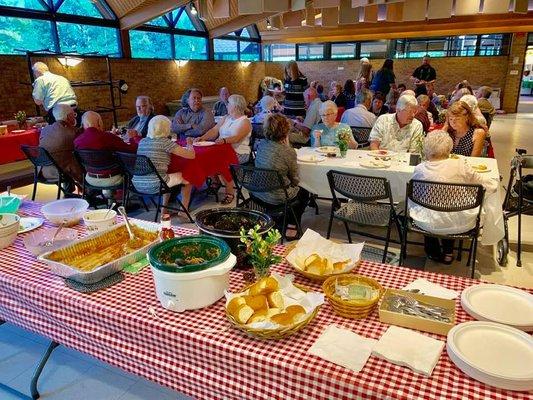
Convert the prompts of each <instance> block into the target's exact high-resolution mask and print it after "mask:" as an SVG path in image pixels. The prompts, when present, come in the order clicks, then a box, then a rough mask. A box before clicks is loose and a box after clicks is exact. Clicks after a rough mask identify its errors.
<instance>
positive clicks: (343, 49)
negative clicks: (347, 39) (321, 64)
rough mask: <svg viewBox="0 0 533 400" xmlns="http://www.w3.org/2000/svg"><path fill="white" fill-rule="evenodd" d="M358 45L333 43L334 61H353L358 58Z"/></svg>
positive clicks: (332, 56) (332, 53)
mask: <svg viewBox="0 0 533 400" xmlns="http://www.w3.org/2000/svg"><path fill="white" fill-rule="evenodd" d="M356 50H357V45H356V43H331V58H332V59H353V58H356Z"/></svg>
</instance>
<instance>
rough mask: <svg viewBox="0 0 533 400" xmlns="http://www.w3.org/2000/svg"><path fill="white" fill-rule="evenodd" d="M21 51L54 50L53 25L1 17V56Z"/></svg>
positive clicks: (45, 22)
mask: <svg viewBox="0 0 533 400" xmlns="http://www.w3.org/2000/svg"><path fill="white" fill-rule="evenodd" d="M17 49H20V50H23V51H25V50H42V49H50V50H52V51H53V50H54V49H55V45H54V39H53V37H52V23H51V22H50V21H42V20H38V19H28V18H13V17H2V16H0V54H17V53H19V52H18V51H17Z"/></svg>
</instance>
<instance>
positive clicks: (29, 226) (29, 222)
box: [18, 217, 44, 233]
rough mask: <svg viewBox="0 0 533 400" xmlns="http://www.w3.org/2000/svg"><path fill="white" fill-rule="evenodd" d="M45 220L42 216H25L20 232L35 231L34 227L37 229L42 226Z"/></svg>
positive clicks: (21, 222) (21, 221)
mask: <svg viewBox="0 0 533 400" xmlns="http://www.w3.org/2000/svg"><path fill="white" fill-rule="evenodd" d="M43 222H44V219H42V218H36V217H23V218H21V219H20V228H19V231H18V233H26V232H29V231H33V230H34V229H37V228H38V227H40V226H41V225H42V224H43Z"/></svg>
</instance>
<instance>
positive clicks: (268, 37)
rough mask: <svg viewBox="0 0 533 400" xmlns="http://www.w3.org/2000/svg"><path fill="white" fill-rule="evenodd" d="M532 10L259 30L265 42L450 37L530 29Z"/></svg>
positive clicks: (526, 30) (527, 30)
mask: <svg viewBox="0 0 533 400" xmlns="http://www.w3.org/2000/svg"><path fill="white" fill-rule="evenodd" d="M532 16H533V13H532V12H530V13H528V14H526V15H524V14H500V15H472V16H461V17H452V18H448V19H446V20H432V21H414V22H384V21H380V22H378V23H359V24H350V25H342V28H326V27H324V28H323V27H320V26H316V27H309V26H308V27H306V26H302V27H301V28H298V29H281V30H279V31H262V32H260V34H261V39H262V41H263V42H264V43H284V42H285V43H311V42H337V41H338V42H340V41H350V40H378V39H398V38H404V37H405V38H412V37H422V36H453V35H458V34H459V35H467V34H485V33H511V32H531V31H533V18H532Z"/></svg>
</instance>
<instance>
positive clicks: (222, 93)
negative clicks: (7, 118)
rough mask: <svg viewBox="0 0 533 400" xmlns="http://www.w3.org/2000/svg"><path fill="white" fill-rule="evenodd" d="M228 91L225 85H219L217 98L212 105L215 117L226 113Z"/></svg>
mask: <svg viewBox="0 0 533 400" xmlns="http://www.w3.org/2000/svg"><path fill="white" fill-rule="evenodd" d="M229 96H230V93H229V90H228V88H227V87H221V88H220V90H219V92H218V97H219V99H220V100H218V101H217V102H216V103H215V105H214V106H213V114H215V117H222V116H223V115H227V114H228V99H229Z"/></svg>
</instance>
